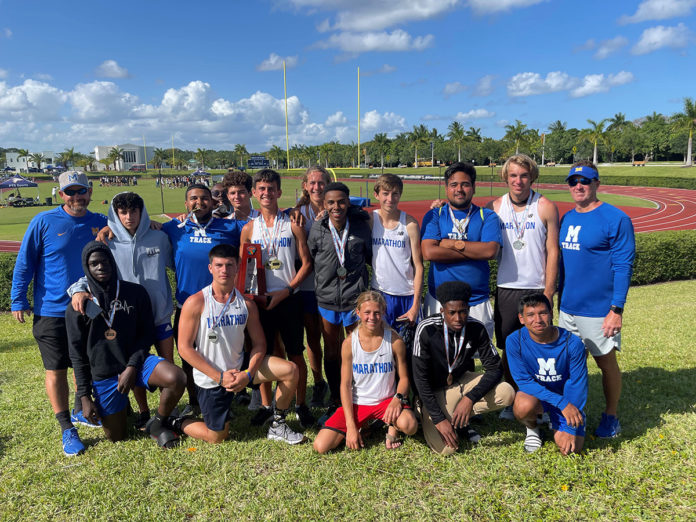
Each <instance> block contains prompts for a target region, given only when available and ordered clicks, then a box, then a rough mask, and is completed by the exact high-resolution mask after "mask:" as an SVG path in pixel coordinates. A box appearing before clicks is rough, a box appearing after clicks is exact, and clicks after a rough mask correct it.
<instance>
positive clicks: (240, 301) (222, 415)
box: [173, 244, 306, 444]
mask: <svg viewBox="0 0 696 522" xmlns="http://www.w3.org/2000/svg"><path fill="white" fill-rule="evenodd" d="M209 258H210V263H209V265H208V270H209V272H210V274H211V276H212V279H213V281H212V283H211V284H210V285H208V286H206V287H205V288H203V290H201V291H199V292H197V293H195V294H194V295H192V296H191V297H189V298H188V299H187V300H186V302H185V303H184V307H183V309H182V311H181V319H180V323H179V328H180V330H179V345H178V347H179V353H180V354H181V357H182V358H184V359H186V361H188V362H189V364H190V365H191V366H192V367H193V369H194V370H193V378H194V380H195V384H196V387H197V388H198V397H199V400H200V405H201V412H202V414H203V420H202V421H201V420H200V419H191V418H187V417H179V418H177V419H176V420H175V421H174V422H173V427H174V428H175V429H176V430H177V431H178V432H180V433H185V434H186V435H188V436H189V437H193V438H196V439H201V440H205V441H207V442H211V443H219V442H222V441H223V440H225V439H226V438H227V436H228V435H229V430H230V422H229V418H228V415H229V409H230V405H231V403H232V400H233V398H234V393H233V392H239V391H241V390H242V389H244V388H245V387H247V386H258V385H259V384H261V383H263V382H271V381H277V383H278V385H277V389H276V397H275V407H274V411H273V421H272V423H271V426H270V428H269V429H268V435H267V436H268V438H269V439H271V440H281V441H284V442H287V443H288V444H299V443H300V442H303V441H304V440H306V439H305V437H304V435H302V434H301V433H296V432H294V431H293V430H292V429H291V428H290V427H289V426H288V425H287V424H286V422H285V417H286V415H287V413H288V409H289V408H290V401H291V400H292V397H293V396H294V395H295V392H296V390H297V380H298V375H299V372H298V370H297V366H295V364H294V363H292V362H290V361H285V360H283V359H281V358H279V357H274V356H267V355H265V352H266V342H265V336H264V332H263V329H262V328H261V323H260V321H259V313H258V309H257V307H256V304H254V302H253V301H251V300H247V299H245V298H244V296H243V295H242V294H241V293H240V292H239V291H238V290H236V289H235V280H236V275H237V264H238V262H239V250H238V248H237V247H233V246H231V245H225V244H222V245H217V246H215V247H213V248H212V249H211V250H210V254H209ZM245 331H246V332H247V333H248V335H249V338H250V339H251V344H252V349H251V353H250V354H249V359H248V363H245V360H244V359H245V354H244V333H245Z"/></svg>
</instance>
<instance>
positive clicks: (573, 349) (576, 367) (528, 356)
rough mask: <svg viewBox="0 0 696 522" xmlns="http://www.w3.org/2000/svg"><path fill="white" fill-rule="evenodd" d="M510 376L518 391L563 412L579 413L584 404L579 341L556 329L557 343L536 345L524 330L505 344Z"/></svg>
mask: <svg viewBox="0 0 696 522" xmlns="http://www.w3.org/2000/svg"><path fill="white" fill-rule="evenodd" d="M505 353H506V354H507V360H508V365H509V366H510V373H511V374H512V378H513V379H515V383H516V384H517V386H518V387H519V389H520V391H522V392H524V393H526V394H528V395H531V396H533V397H536V398H537V399H539V400H540V401H542V402H544V403H546V404H550V405H551V406H554V407H556V408H558V409H559V410H563V408H565V407H566V406H568V403H570V404H572V405H573V406H575V407H576V408H577V409H578V410H580V411H582V410H583V409H584V408H585V404H586V403H587V359H586V357H585V345H583V344H582V340H581V339H580V338H579V337H578V336H576V335H573V334H571V333H570V332H568V330H564V329H563V328H558V339H556V341H554V342H552V343H549V344H539V343H537V342H535V341H533V340H532V338H531V337H530V336H529V330H527V328H525V327H523V328H520V329H519V330H516V331H514V332H512V333H511V334H510V335H508V337H507V339H506V341H505Z"/></svg>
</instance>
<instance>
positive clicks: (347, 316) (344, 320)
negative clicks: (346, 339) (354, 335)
mask: <svg viewBox="0 0 696 522" xmlns="http://www.w3.org/2000/svg"><path fill="white" fill-rule="evenodd" d="M317 308H319V313H320V314H321V316H322V317H323V318H324V319H326V320H327V321H329V322H330V323H331V324H338V325H343V326H350V325H351V324H353V323H355V322H356V321H357V320H358V316H357V315H355V311H354V310H348V311H347V312H334V311H333V310H327V309H326V308H322V307H321V306H318V307H317Z"/></svg>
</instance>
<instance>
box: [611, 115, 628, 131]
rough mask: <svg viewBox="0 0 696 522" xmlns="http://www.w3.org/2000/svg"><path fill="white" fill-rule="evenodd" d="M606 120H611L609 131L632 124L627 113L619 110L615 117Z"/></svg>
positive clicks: (621, 128) (619, 129)
mask: <svg viewBox="0 0 696 522" xmlns="http://www.w3.org/2000/svg"><path fill="white" fill-rule="evenodd" d="M606 121H608V122H609V126H608V127H607V130H608V131H613V130H618V131H621V130H623V129H624V127H627V126H628V125H631V122H630V121H628V120H627V119H626V115H625V114H624V113H623V112H617V113H616V114H614V117H613V118H608V119H607V120H606Z"/></svg>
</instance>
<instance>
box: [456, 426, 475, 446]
mask: <svg viewBox="0 0 696 522" xmlns="http://www.w3.org/2000/svg"><path fill="white" fill-rule="evenodd" d="M456 431H457V435H459V437H461V438H462V439H466V440H468V441H469V442H471V443H472V444H478V443H479V441H480V440H481V435H480V434H479V432H478V431H476V430H475V429H474V428H472V427H471V424H469V425H468V426H464V427H463V428H457V430H456Z"/></svg>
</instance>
